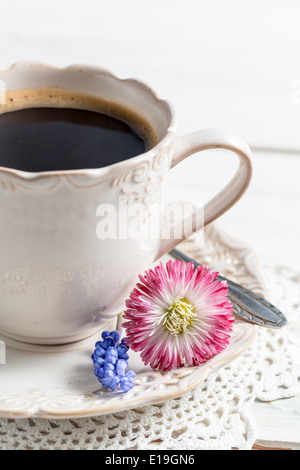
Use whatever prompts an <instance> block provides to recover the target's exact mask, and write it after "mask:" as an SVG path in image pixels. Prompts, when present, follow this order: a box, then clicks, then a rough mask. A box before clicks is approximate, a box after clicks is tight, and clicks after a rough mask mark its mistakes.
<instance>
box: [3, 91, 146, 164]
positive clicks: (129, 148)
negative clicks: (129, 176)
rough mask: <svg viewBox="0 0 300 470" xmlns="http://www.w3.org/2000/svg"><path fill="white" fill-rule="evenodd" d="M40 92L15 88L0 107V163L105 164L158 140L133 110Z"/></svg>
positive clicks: (82, 98)
mask: <svg viewBox="0 0 300 470" xmlns="http://www.w3.org/2000/svg"><path fill="white" fill-rule="evenodd" d="M39 93H40V95H38V92H36V93H34V92H30V91H29V92H23V94H22V99H20V93H19V95H18V96H17V98H16V94H15V95H13V96H11V97H10V98H9V100H8V104H7V106H3V105H2V107H1V108H0V166H2V167H8V168H13V169H18V170H23V171H29V172H40V171H61V170H80V169H87V168H101V167H106V166H108V165H112V164H114V163H118V162H120V161H123V160H127V159H129V158H132V157H134V156H136V155H139V154H142V153H144V152H145V151H147V150H148V149H149V148H150V147H151V146H153V145H154V142H153V136H152V137H151V130H150V128H149V126H148V124H147V123H146V122H144V121H142V119H141V118H140V117H138V116H134V115H133V114H132V113H131V115H130V112H129V111H128V110H125V109H121V108H118V107H116V106H113V105H111V104H109V103H103V102H100V100H96V99H95V98H94V100H93V97H83V95H77V94H71V93H67V92H65V93H63V92H61V91H57V90H55V91H51V90H42V91H40V92H39ZM71 95H72V96H71ZM82 108H83V109H82Z"/></svg>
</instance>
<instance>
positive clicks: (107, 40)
mask: <svg viewBox="0 0 300 470" xmlns="http://www.w3.org/2000/svg"><path fill="white" fill-rule="evenodd" d="M299 14H300V4H299V2H296V1H295V0H286V1H285V2H282V1H273V2H270V1H267V0H263V1H259V0H253V1H250V0H247V1H244V2H237V1H236V0H229V1H227V2H223V1H222V0H213V1H210V2H199V0H189V2H182V1H180V0H172V1H170V0H165V1H164V2H161V1H160V0H153V1H152V2H150V3H147V2H138V1H137V0H128V1H126V2H123V1H122V0H114V1H111V2H108V1H106V0H85V2H84V3H82V2H76V1H74V0H64V1H61V0H52V1H51V2H42V3H41V2H39V1H38V0H28V1H27V2H19V1H18V0H11V1H10V2H3V3H2V5H1V17H2V18H5V21H2V23H1V32H0V39H1V41H0V67H1V68H6V67H7V66H9V65H10V64H11V63H12V62H15V61H18V60H24V59H25V60H26V59H33V60H39V61H46V62H50V63H53V64H56V65H61V66H63V65H68V64H70V63H74V62H77V63H78V62H84V63H92V64H97V65H101V66H107V67H108V68H111V69H112V70H114V71H116V72H117V73H119V74H121V75H122V76H137V77H138V78H140V79H143V80H145V81H146V82H149V83H150V84H151V85H153V86H154V87H155V88H156V89H157V91H158V92H159V93H160V94H161V95H162V96H163V97H165V98H169V99H170V100H171V101H172V102H173V103H174V105H175V107H176V109H177V111H178V116H179V123H180V132H182V133H185V132H188V131H192V130H196V129H198V128H202V127H214V126H219V127H220V126H221V127H223V126H226V127H230V128H233V129H234V130H236V131H238V132H240V133H241V134H242V135H243V136H244V137H245V138H246V139H247V140H248V141H249V143H250V144H251V145H254V146H256V147H272V148H276V147H277V148H278V147H279V148H287V149H294V150H296V151H300V132H299V118H300V84H299V79H300V72H299V66H298V58H299V52H300V50H299V49H300V29H299ZM293 86H296V89H293Z"/></svg>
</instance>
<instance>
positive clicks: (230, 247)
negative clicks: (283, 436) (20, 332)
mask: <svg viewBox="0 0 300 470" xmlns="http://www.w3.org/2000/svg"><path fill="white" fill-rule="evenodd" d="M205 234H206V243H205V247H204V249H203V250H201V251H200V252H199V251H198V252H195V250H194V248H195V246H194V245H193V241H189V242H185V243H184V244H182V245H181V247H180V249H182V250H184V251H185V252H186V253H187V254H188V255H191V256H193V257H194V258H197V260H200V261H201V262H204V263H206V264H208V265H209V266H210V267H211V268H212V269H217V268H219V269H218V270H220V271H221V273H222V274H223V275H225V276H226V275H227V277H230V278H232V279H233V280H236V281H237V282H239V283H241V284H244V285H247V286H249V287H250V288H253V289H255V290H256V291H257V292H259V293H260V294H264V287H263V284H262V281H261V278H260V274H259V272H258V269H257V263H256V257H255V255H254V253H253V252H252V251H251V250H250V249H249V248H248V247H246V246H245V245H243V244H242V243H240V242H235V241H234V240H232V239H229V238H228V237H227V236H225V235H224V234H223V233H222V232H221V231H220V230H218V229H216V227H212V226H211V227H209V228H208V229H206V232H205ZM110 323H111V322H110ZM111 327H112V325H111V324H103V325H102V328H101V330H105V329H111ZM255 333H256V327H254V326H253V325H250V324H249V323H244V322H240V321H236V322H235V325H234V330H233V335H232V338H231V342H230V344H229V346H228V347H227V348H226V350H225V351H223V352H222V353H221V354H219V355H218V356H216V357H214V358H213V359H212V360H210V361H208V362H206V363H205V364H203V365H202V366H201V367H187V368H182V369H179V370H174V371H170V372H168V373H166V374H161V373H159V372H154V371H153V370H152V369H150V368H148V367H145V366H144V365H143V363H142V362H141V360H140V358H139V355H138V354H135V353H134V352H133V351H130V361H129V366H130V368H131V369H134V370H135V372H136V373H137V377H136V380H135V386H134V388H133V389H132V390H131V391H130V392H129V393H125V394H123V393H120V392H109V393H108V392H102V391H101V390H100V384H99V382H98V380H97V379H96V377H95V376H94V373H93V363H92V360H91V354H92V352H93V350H94V345H95V342H96V341H98V340H99V339H101V338H100V336H101V334H100V332H99V335H96V336H94V337H91V338H88V339H86V340H84V341H82V342H79V343H74V344H72V345H71V346H70V345H69V346H59V347H55V348H54V349H53V348H52V347H51V346H46V347H44V348H39V347H37V348H35V349H33V350H32V347H28V346H26V345H21V344H20V343H14V342H11V341H9V340H7V339H5V338H1V339H2V340H3V341H4V342H5V343H6V364H5V365H0V378H1V380H0V417H6V418H16V417H19V418H25V417H33V416H35V417H43V418H80V417H90V416H95V415H101V414H108V413H115V412H119V411H122V410H125V409H129V408H137V407H141V406H145V405H149V404H154V403H159V402H163V401H165V400H169V399H172V398H176V397H179V396H181V395H182V394H183V393H186V392H187V391H189V390H191V389H193V388H195V387H197V386H198V385H199V384H200V383H201V382H202V381H203V380H204V379H205V378H206V377H208V375H210V374H212V373H213V372H215V371H216V370H217V369H218V368H220V367H223V366H225V365H226V364H228V363H229V362H230V361H232V360H233V359H235V358H236V357H237V356H239V355H240V354H242V353H243V351H244V350H245V349H246V348H247V347H248V346H249V345H250V344H251V342H252V341H253V339H254V337H255ZM30 349H31V350H30Z"/></svg>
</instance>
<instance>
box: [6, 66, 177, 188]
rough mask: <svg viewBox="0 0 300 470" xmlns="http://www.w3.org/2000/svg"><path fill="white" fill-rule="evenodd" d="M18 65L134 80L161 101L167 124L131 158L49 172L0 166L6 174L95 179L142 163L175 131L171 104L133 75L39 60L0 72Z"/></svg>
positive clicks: (103, 68)
mask: <svg viewBox="0 0 300 470" xmlns="http://www.w3.org/2000/svg"><path fill="white" fill-rule="evenodd" d="M22 67H43V68H47V69H52V70H57V71H61V72H63V71H66V70H72V69H74V70H77V71H83V70H85V71H86V72H89V71H90V72H93V73H102V74H105V75H107V76H110V77H111V78H112V79H115V80H118V81H119V82H121V83H124V82H127V83H128V82H131V83H135V84H136V85H137V86H139V87H141V88H142V89H144V90H145V91H146V92H147V93H150V94H151V95H152V96H153V97H154V98H155V100H157V101H158V102H160V103H161V104H163V105H164V106H165V108H166V110H167V112H168V114H169V119H170V122H169V125H168V128H167V130H166V132H165V135H164V137H163V138H162V139H161V140H160V141H159V142H158V143H157V144H156V145H155V146H154V147H152V148H151V149H150V150H148V151H147V152H144V153H142V154H139V155H136V156H135V157H131V158H129V159H127V160H123V161H121V162H117V163H113V164H112V165H109V166H107V167H99V168H82V169H79V170H53V171H39V172H29V171H24V170H18V169H15V168H10V167H3V166H0V172H2V173H8V174H10V175H13V176H17V177H18V178H20V179H22V180H25V181H35V180H39V179H40V178H46V177H51V176H72V175H84V176H87V177H90V178H92V179H96V178H97V179H98V178H101V177H108V176H110V175H111V174H113V173H114V171H115V170H116V169H117V168H118V169H120V168H126V167H127V166H131V165H132V162H133V161H134V162H135V163H137V164H138V163H142V162H143V161H144V160H146V159H148V158H153V157H154V156H155V155H156V154H157V153H158V152H160V151H161V150H162V149H163V148H164V147H166V146H167V145H168V144H169V143H170V141H171V140H172V138H173V136H174V134H175V131H176V114H175V111H174V108H173V105H172V104H171V103H170V102H169V101H168V100H165V99H163V98H161V97H160V96H159V95H158V94H157V93H156V92H155V91H154V90H153V89H152V88H151V87H150V86H149V85H147V84H146V83H145V82H143V81H141V80H137V79H135V78H120V77H119V76H118V75H117V74H115V73H113V72H111V71H110V70H109V69H107V68H105V67H100V66H93V65H86V64H72V65H68V66H66V67H57V66H54V65H51V64H46V63H42V62H39V61H18V62H15V63H14V64H12V65H11V66H10V67H8V68H7V69H5V70H0V74H3V73H10V72H12V71H14V70H15V69H19V68H22Z"/></svg>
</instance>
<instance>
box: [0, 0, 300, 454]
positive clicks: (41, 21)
mask: <svg viewBox="0 0 300 470" xmlns="http://www.w3.org/2000/svg"><path fill="white" fill-rule="evenodd" d="M0 14H1V28H0V68H1V69H3V68H6V67H8V66H9V65H11V64H12V63H14V62H16V61H19V60H37V61H42V62H48V63H52V64H54V65H58V66H66V65H69V64H72V63H88V64H95V65H101V66H104V67H107V68H110V69H111V70H113V71H114V72H116V73H117V74H119V75H120V76H122V77H129V76H134V77H137V78H139V79H141V80H143V81H145V82H147V83H149V84H150V85H152V87H154V88H155V89H156V90H157V92H158V93H159V94H160V95H161V96H162V97H163V98H167V99H169V100H170V101H172V103H173V105H174V106H175V108H176V110H177V114H178V122H179V128H178V133H179V135H183V134H185V133H188V132H192V131H194V130H197V129H199V128H205V127H227V128H231V129H233V130H235V131H237V132H239V133H240V134H241V135H242V136H243V137H244V138H245V139H246V140H247V141H248V143H249V144H250V146H251V147H252V149H253V154H254V177H253V181H252V184H251V186H250V188H249V190H248V192H247V194H246V195H245V196H244V197H243V199H242V200H241V201H240V202H239V203H238V204H237V205H236V206H235V207H234V208H232V210H231V211H230V212H228V213H227V214H226V215H224V216H223V217H222V218H221V219H220V220H219V224H220V225H221V226H222V227H224V229H225V230H226V231H227V232H229V233H230V234H231V235H232V236H236V238H239V239H241V240H243V241H246V242H248V243H249V244H250V245H251V246H252V247H253V248H254V249H255V251H256V252H257V253H258V255H259V256H260V259H261V262H262V263H273V264H279V265H286V266H289V267H291V268H294V269H296V270H299V269H300V267H299V266H300V249H299V240H300V184H299V176H300V27H299V18H300V4H299V2H297V0H282V1H279V0H251V1H250V0H245V1H243V2H241V1H238V0H227V1H226V2H224V1H222V0H210V1H209V2H208V1H204V0H187V1H185V2H183V1H182V0H152V1H151V2H142V1H141V0H126V1H124V0H84V1H78V0H51V1H49V2H40V1H39V0H26V2H24V1H23V0H10V1H9V2H7V1H6V2H4V1H3V0H0ZM233 166H234V165H233V163H232V161H231V160H230V159H229V158H227V155H226V156H225V155H224V154H223V153H222V152H221V151H213V152H210V153H206V155H204V154H203V155H201V156H200V155H197V156H194V157H192V158H190V159H189V160H188V161H186V162H184V163H182V164H181V165H180V166H179V167H177V168H176V169H174V170H173V171H172V173H171V174H170V177H169V197H170V199H171V200H174V199H175V200H178V199H181V200H185V201H189V200H191V201H193V202H196V203H197V202H199V201H204V200H206V199H208V198H209V197H210V196H211V195H212V194H213V193H214V192H215V191H216V190H217V188H220V187H221V186H222V184H223V181H224V179H225V180H226V179H227V180H228V179H229V176H230V174H231V172H232V169H233ZM284 403H285V404H284ZM286 403H287V404H286ZM275 408H276V407H275V406H274V404H273V405H272V406H271V405H270V407H267V408H266V407H265V408H263V405H257V406H256V410H255V412H256V416H257V422H258V430H259V437H260V441H259V442H260V443H262V442H264V443H266V442H269V443H270V442H271V443H272V442H273V444H274V443H275V444H276V443H278V442H279V444H280V443H281V444H282V443H284V445H285V446H287V445H288V444H290V443H292V444H293V445H294V446H295V447H297V445H298V444H300V418H299V416H300V400H299V399H292V400H289V401H287V402H286V401H285V402H283V401H282V402H281V403H280V406H279V410H277V411H276V409H275ZM270 417H271V418H272V419H273V420H275V421H274V423H276V425H274V426H271V427H270V425H269V423H270ZM291 423H292V424H291ZM275 444H274V445H275Z"/></svg>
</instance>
